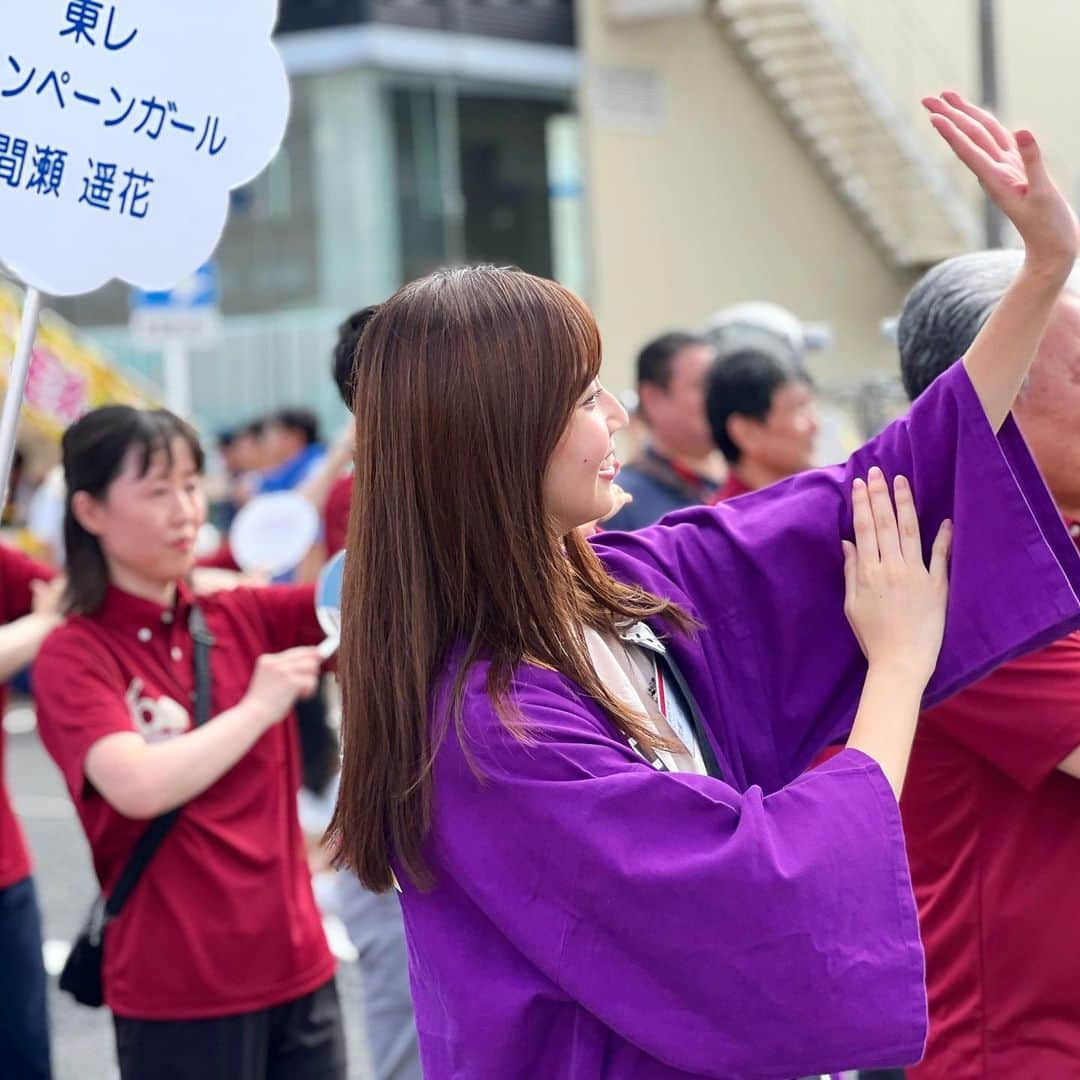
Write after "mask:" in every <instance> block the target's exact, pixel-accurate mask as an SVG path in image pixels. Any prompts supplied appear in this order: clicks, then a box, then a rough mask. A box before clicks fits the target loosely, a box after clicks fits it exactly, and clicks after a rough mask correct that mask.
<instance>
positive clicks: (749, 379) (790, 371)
mask: <svg viewBox="0 0 1080 1080" xmlns="http://www.w3.org/2000/svg"><path fill="white" fill-rule="evenodd" d="M793 381H799V382H805V383H809V382H810V376H809V375H808V374H807V373H806V372H805V371H804V370H803V369H802V368H801V367H798V366H796V365H795V364H792V363H790V362H788V361H785V360H783V359H781V358H780V357H779V356H777V355H775V354H773V353H770V352H765V351H764V350H760V349H740V350H739V351H738V352H733V353H730V354H728V355H727V356H722V357H721V358H720V359H719V360H717V361H716V363H715V364H713V366H712V369H711V370H710V372H709V380H708V387H707V389H706V391H705V412H706V414H707V416H708V418H709V427H710V428H711V429H712V437H713V442H715V443H716V445H717V446H718V447H719V448H720V452H721V453H722V454H723V455H724V458H725V459H726V460H727V462H728V463H729V464H731V465H735V464H738V462H739V461H740V460H741V458H742V448H741V447H740V446H738V445H737V444H736V443H735V442H734V441H733V440H732V438H731V436H730V435H729V434H728V429H727V422H728V418H729V417H731V416H734V415H738V416H748V417H750V418H751V419H754V420H764V419H765V417H766V416H767V415H768V412H769V409H770V408H772V403H773V395H774V394H775V393H776V391H777V390H779V389H780V387H781V386H784V385H786V384H787V383H790V382H793Z"/></svg>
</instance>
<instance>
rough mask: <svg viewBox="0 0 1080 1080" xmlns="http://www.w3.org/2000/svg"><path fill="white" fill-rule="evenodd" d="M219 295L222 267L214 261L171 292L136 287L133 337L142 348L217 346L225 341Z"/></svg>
mask: <svg viewBox="0 0 1080 1080" xmlns="http://www.w3.org/2000/svg"><path fill="white" fill-rule="evenodd" d="M218 296H219V289H218V270H217V266H216V264H214V263H213V262H209V263H206V265H205V266H200V267H199V269H198V270H196V271H195V273H194V274H189V275H188V276H187V277H186V278H184V280H183V281H180V282H178V283H177V284H176V286H175V287H174V288H172V289H169V290H168V291H167V292H146V291H144V290H143V289H132V291H131V319H130V320H129V323H128V327H129V329H130V330H131V337H132V340H133V341H134V342H135V344H136V345H138V346H139V348H140V349H167V348H169V347H170V346H173V345H184V346H186V347H190V348H199V347H203V348H205V347H207V346H210V345H216V344H217V343H218V342H219V341H220V340H221V311H220V310H219V309H218Z"/></svg>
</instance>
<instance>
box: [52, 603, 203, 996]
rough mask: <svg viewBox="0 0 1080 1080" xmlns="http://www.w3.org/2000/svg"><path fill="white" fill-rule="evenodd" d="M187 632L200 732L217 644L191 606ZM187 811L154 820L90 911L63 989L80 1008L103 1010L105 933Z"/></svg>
mask: <svg viewBox="0 0 1080 1080" xmlns="http://www.w3.org/2000/svg"><path fill="white" fill-rule="evenodd" d="M188 629H189V630H190V632H191V637H192V640H193V641H194V642H195V727H199V726H200V725H201V724H205V723H206V721H207V720H209V719H210V693H211V686H210V646H211V645H213V644H214V639H213V638H212V637H211V636H210V632H209V630H207V628H206V619H205V618H204V617H203V613H202V611H201V610H200V608H198V607H197V606H192V608H191V614H190V616H189V618H188ZM182 809H183V807H179V806H178V807H177V808H176V809H175V810H170V811H169V812H168V813H167V814H162V815H161V816H160V817H156V818H154V820H153V821H152V822H151V823H150V825H149V827H148V828H147V830H146V832H144V833H143V834H142V836H140V837H139V842H138V843H137V844H136V845H135V850H134V851H133V852H132V853H131V857H130V858H129V859H128V861H127V865H126V866H125V867H124V871H123V873H122V874H121V875H120V880H119V881H117V883H116V887H115V888H114V889H113V891H112V894H111V895H110V896H109V897H108V899H106V898H105V897H104V896H99V897H98V898H97V899H96V900H95V901H94V905H93V907H92V908H91V909H90V917H89V918H88V919H87V920H86V925H85V926H84V927H83V929H82V932H81V933H80V934H79V936H78V938H77V939H76V940H75V943H74V944H73V945H72V947H71V952H70V953H69V954H68V958H67V963H65V964H64V970H63V971H62V972H60V989H61V990H66V991H67V992H68V993H69V994H71V995H72V997H74V998H75V1000H76V1001H77V1002H79V1004H80V1005H89V1006H91V1007H92V1008H97V1007H98V1006H100V1005H101V1004H102V1003H103V1002H104V1000H105V996H104V994H103V992H102V986H101V968H102V961H103V959H104V947H105V928H106V927H107V926H108V925H109V923H110V922H112V920H113V919H115V918H116V916H117V915H119V914H120V911H121V909H122V908H123V906H124V904H125V903H127V899H128V897H129V896H130V895H131V891H132V889H134V888H135V885H136V884H137V883H138V880H139V878H140V877H141V876H142V872H143V871H144V870H145V869H146V867H147V865H148V864H149V862H150V860H151V859H152V858H153V856H154V852H155V851H157V849H158V847H160V845H161V841H162V840H164V839H165V837H166V835H167V834H168V832H169V830H170V829H171V828H172V827H173V825H174V824H175V822H176V819H177V818H178V817H179V816H180V811H181V810H182Z"/></svg>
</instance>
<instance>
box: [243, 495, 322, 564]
mask: <svg viewBox="0 0 1080 1080" xmlns="http://www.w3.org/2000/svg"><path fill="white" fill-rule="evenodd" d="M318 539H319V515H318V512H317V511H316V510H315V507H314V506H312V505H311V503H310V502H308V500H307V499H305V498H304V496H303V495H298V494H297V493H296V492H294V491H278V492H273V493H271V494H269V495H257V496H256V497H255V498H254V499H252V500H251V502H249V503H247V504H246V505H245V506H244V508H243V509H242V510H241V511H240V513H239V514H237V515H236V517H235V518H234V519H233V523H232V527H231V528H230V529H229V547H230V548H231V549H232V556H233V558H234V559H235V560H236V565H237V566H239V567H240V569H241V570H244V571H246V572H247V573H249V574H251V573H257V572H261V573H264V574H269V575H270V576H271V577H277V575H278V574H284V573H286V572H287V571H289V570H293V569H295V568H296V567H297V566H299V565H300V562H301V560H302V559H303V558H304V556H305V555H306V554H307V553H308V551H309V550H310V549H311V545H312V544H314V543H315V541H316V540H318Z"/></svg>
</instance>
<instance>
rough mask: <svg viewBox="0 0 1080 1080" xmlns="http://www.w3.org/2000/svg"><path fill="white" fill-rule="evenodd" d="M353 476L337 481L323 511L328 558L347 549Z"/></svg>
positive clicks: (343, 477)
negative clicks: (346, 541) (346, 540)
mask: <svg viewBox="0 0 1080 1080" xmlns="http://www.w3.org/2000/svg"><path fill="white" fill-rule="evenodd" d="M352 489H353V478H352V474H350V475H348V476H342V477H340V478H339V479H338V480H337V481H335V483H334V486H333V487H332V488H331V489H330V494H329V496H328V497H327V499H326V507H325V509H324V510H323V532H324V533H325V540H326V557H327V558H330V557H331V556H332V555H336V554H337V553H338V552H339V551H341V550H342V549H343V548H344V547H345V539H346V537H347V536H348V533H349V509H350V508H351V506H352Z"/></svg>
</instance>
